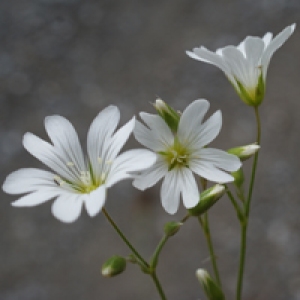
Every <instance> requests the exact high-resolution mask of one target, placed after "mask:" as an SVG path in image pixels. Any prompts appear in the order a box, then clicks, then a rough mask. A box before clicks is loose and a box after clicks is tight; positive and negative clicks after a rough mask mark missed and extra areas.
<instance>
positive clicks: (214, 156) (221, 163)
mask: <svg viewBox="0 0 300 300" xmlns="http://www.w3.org/2000/svg"><path fill="white" fill-rule="evenodd" d="M199 156H200V157H201V160H202V161H207V162H209V163H211V164H213V165H214V166H215V167H217V168H220V169H223V170H225V171H228V172H234V171H237V170H238V169H239V168H240V167H241V165H242V163H241V161H240V160H239V158H238V157H237V156H235V155H233V154H229V153H227V152H225V151H222V150H219V149H212V148H203V149H201V150H200V151H199Z"/></svg>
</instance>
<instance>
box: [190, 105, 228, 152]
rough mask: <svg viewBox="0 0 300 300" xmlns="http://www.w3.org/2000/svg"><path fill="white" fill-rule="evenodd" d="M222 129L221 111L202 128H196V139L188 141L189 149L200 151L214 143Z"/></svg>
mask: <svg viewBox="0 0 300 300" xmlns="http://www.w3.org/2000/svg"><path fill="white" fill-rule="evenodd" d="M221 127H222V114H221V111H219V110H218V111H216V112H215V113H214V114H213V115H212V116H211V117H210V118H209V119H207V120H206V121H205V122H204V123H203V124H202V125H201V127H200V128H195V129H194V130H195V132H196V133H197V135H196V134H195V135H194V136H195V138H194V139H193V140H190V141H188V143H189V147H190V148H191V149H192V150H193V151H196V150H199V149H201V148H203V147H204V146H206V145H208V144H209V143H210V142H212V141H213V140H214V139H215V138H216V136H217V135H218V134H219V132H220V130H221Z"/></svg>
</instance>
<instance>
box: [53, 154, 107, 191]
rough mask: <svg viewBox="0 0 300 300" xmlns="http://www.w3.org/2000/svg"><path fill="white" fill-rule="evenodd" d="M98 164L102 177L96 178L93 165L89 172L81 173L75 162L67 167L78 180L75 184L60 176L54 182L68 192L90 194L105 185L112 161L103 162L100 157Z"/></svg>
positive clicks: (69, 163)
mask: <svg viewBox="0 0 300 300" xmlns="http://www.w3.org/2000/svg"><path fill="white" fill-rule="evenodd" d="M98 163H99V164H100V165H101V170H102V173H101V175H100V176H99V175H98V176H96V177H95V174H94V172H93V169H92V166H91V165H90V166H89V170H86V171H81V170H78V169H77V166H76V165H75V164H74V163H73V162H67V163H66V165H67V166H68V167H69V168H70V170H71V171H72V173H73V175H74V177H76V178H77V180H76V181H75V182H73V181H70V180H67V179H65V178H62V177H60V176H58V175H55V176H54V178H53V180H54V182H55V183H56V184H57V185H59V186H61V187H63V188H65V189H67V190H72V191H75V192H77V193H81V194H89V193H90V192H92V191H94V190H95V189H97V188H98V187H99V186H100V185H102V184H104V182H105V180H106V178H107V174H108V172H109V169H110V165H111V164H112V161H103V160H102V159H101V158H100V157H99V158H98Z"/></svg>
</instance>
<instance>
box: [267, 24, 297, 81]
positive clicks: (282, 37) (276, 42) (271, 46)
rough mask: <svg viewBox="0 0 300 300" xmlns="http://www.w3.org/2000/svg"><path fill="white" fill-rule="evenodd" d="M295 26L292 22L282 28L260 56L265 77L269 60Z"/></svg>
mask: <svg viewBox="0 0 300 300" xmlns="http://www.w3.org/2000/svg"><path fill="white" fill-rule="evenodd" d="M295 27H296V24H292V25H290V26H287V27H286V28H285V29H283V30H282V31H281V32H280V33H279V34H278V35H277V36H276V37H275V38H274V39H273V40H272V41H271V42H270V43H269V45H268V46H267V47H266V49H265V52H264V54H263V56H262V60H261V64H262V66H263V75H264V78H266V75H267V70H268V66H269V63H270V60H271V58H272V56H273V54H274V53H275V51H276V50H277V49H278V48H280V47H281V46H282V45H283V44H284V42H285V41H286V40H287V39H288V38H289V37H290V36H291V35H292V33H293V32H294V30H295Z"/></svg>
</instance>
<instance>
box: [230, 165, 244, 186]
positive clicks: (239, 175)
mask: <svg viewBox="0 0 300 300" xmlns="http://www.w3.org/2000/svg"><path fill="white" fill-rule="evenodd" d="M231 175H232V176H233V178H234V184H235V185H236V186H237V187H238V188H240V187H241V186H242V185H243V184H244V181H245V178H244V172H243V168H240V169H238V170H237V171H235V172H232V173H231Z"/></svg>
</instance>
